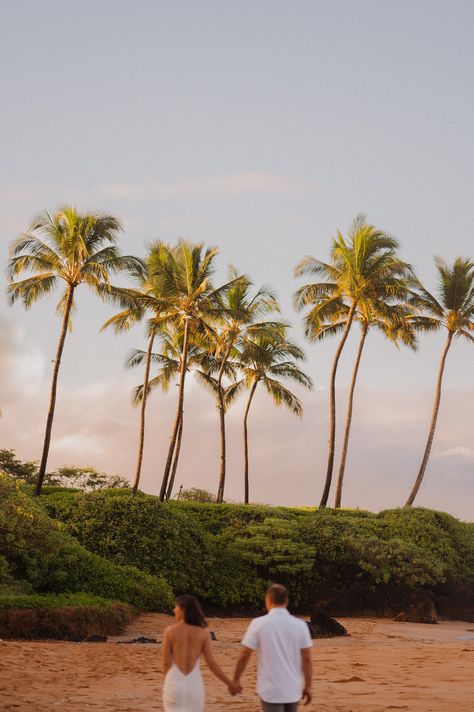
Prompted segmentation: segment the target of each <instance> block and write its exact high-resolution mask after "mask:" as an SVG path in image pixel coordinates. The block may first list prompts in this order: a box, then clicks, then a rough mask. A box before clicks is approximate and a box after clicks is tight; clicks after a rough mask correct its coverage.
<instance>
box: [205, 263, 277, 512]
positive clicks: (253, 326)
mask: <svg viewBox="0 0 474 712" xmlns="http://www.w3.org/2000/svg"><path fill="white" fill-rule="evenodd" d="M229 281H231V282H232V286H231V287H230V288H229V289H228V291H227V292H226V293H225V294H224V295H223V299H222V308H223V309H222V316H221V319H220V323H219V330H218V332H217V334H216V336H215V338H214V342H213V344H211V348H213V351H214V354H215V356H216V359H217V360H219V361H220V367H219V370H218V373H217V379H216V389H217V390H216V394H217V408H218V412H219V427H220V448H221V452H220V470H219V487H218V490H217V498H216V501H217V502H223V500H224V488H225V478H226V435H225V405H224V390H225V389H224V386H223V383H222V380H223V377H224V373H225V371H226V367H227V363H228V360H229V358H230V356H231V355H232V350H233V349H234V347H235V346H236V345H237V344H238V343H239V341H241V340H242V339H244V338H245V336H246V334H252V333H257V332H258V331H259V330H261V329H262V328H263V329H268V323H266V322H261V321H259V319H261V317H263V316H265V315H266V314H268V313H270V312H279V311H280V307H279V304H278V301H277V298H276V296H275V294H274V293H273V292H272V291H271V290H270V289H269V288H268V287H266V286H262V287H260V289H258V290H257V291H256V292H255V293H254V294H253V295H252V294H251V287H252V283H251V282H250V280H249V279H248V278H247V277H245V276H242V277H239V275H238V273H237V270H236V269H235V268H234V267H231V268H230V273H229Z"/></svg>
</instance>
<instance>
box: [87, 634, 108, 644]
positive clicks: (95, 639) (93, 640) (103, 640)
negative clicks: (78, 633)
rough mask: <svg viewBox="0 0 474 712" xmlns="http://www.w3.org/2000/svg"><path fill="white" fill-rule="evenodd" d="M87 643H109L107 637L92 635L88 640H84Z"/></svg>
mask: <svg viewBox="0 0 474 712" xmlns="http://www.w3.org/2000/svg"><path fill="white" fill-rule="evenodd" d="M84 642H85V643H106V642H107V636H106V635H90V636H89V637H88V638H86V639H85V640H84Z"/></svg>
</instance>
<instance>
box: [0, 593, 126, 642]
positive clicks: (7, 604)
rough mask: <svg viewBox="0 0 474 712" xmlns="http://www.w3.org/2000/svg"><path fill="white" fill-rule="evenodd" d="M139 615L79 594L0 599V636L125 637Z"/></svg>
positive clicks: (81, 638) (111, 603)
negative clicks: (126, 630) (129, 625)
mask: <svg viewBox="0 0 474 712" xmlns="http://www.w3.org/2000/svg"><path fill="white" fill-rule="evenodd" d="M135 615H136V612H135V610H134V609H133V608H132V607H131V606H129V605H128V604H126V603H121V602H118V601H107V600H105V599H103V598H100V597H97V596H90V595H87V594H84V593H80V594H69V595H67V594H60V595H57V596H53V595H38V594H35V595H16V596H14V595H10V596H5V595H3V596H0V636H2V637H3V638H27V639H33V638H35V639H38V638H56V639H59V640H71V639H72V640H84V639H87V638H88V637H90V636H93V635H100V636H104V635H105V636H107V635H118V634H119V633H122V632H123V630H124V627H125V626H126V625H127V624H128V623H129V622H130V621H131V620H132V619H133V617H134V616H135Z"/></svg>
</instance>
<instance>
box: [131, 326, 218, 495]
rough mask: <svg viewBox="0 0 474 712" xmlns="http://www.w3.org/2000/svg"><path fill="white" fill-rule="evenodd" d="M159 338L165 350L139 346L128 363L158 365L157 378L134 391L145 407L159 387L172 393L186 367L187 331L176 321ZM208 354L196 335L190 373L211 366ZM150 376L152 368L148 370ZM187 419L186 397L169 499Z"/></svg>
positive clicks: (188, 361)
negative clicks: (153, 350) (183, 367)
mask: <svg viewBox="0 0 474 712" xmlns="http://www.w3.org/2000/svg"><path fill="white" fill-rule="evenodd" d="M158 336H159V338H160V341H161V350H160V352H159V353H149V349H147V351H141V350H139V349H134V350H133V351H132V352H131V354H130V355H129V357H128V359H127V362H126V365H127V367H128V368H132V367H135V366H138V365H141V364H142V363H145V364H148V365H150V364H151V363H153V364H156V365H157V366H158V373H157V374H156V375H155V376H154V377H153V378H148V379H147V381H146V383H145V382H144V383H143V384H140V385H139V386H137V387H136V388H135V389H134V391H133V402H134V403H135V404H136V405H138V404H141V405H142V406H143V402H144V400H145V398H146V396H147V395H149V394H150V392H151V391H152V390H154V389H155V388H161V390H162V391H163V392H165V393H166V392H168V390H169V387H170V385H171V383H172V382H173V381H174V379H175V378H177V377H178V376H179V374H180V373H181V369H182V364H183V359H184V353H183V341H184V334H183V332H182V331H179V330H178V329H176V327H174V326H173V325H172V324H165V325H163V326H162V327H161V328H160V332H159V335H158ZM208 358H209V356H208V353H207V351H206V350H205V349H204V348H203V347H202V345H201V343H200V341H199V340H198V341H195V340H193V339H192V338H191V339H190V341H189V344H188V353H187V357H186V372H187V373H189V371H191V370H193V369H198V368H203V367H207V361H208ZM148 375H149V371H148ZM183 422H184V396H183V410H182V413H181V419H180V422H179V428H178V434H177V438H176V445H175V449H174V452H173V459H172V466H171V474H170V478H169V482H168V487H167V490H166V494H165V498H166V499H170V497H171V493H172V490H173V485H174V480H175V476H176V470H177V467H178V460H179V455H180V450H181V440H182V435H183Z"/></svg>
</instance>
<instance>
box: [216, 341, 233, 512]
mask: <svg viewBox="0 0 474 712" xmlns="http://www.w3.org/2000/svg"><path fill="white" fill-rule="evenodd" d="M231 349H232V344H230V345H229V346H228V348H227V350H226V352H225V354H224V358H223V359H222V363H221V367H220V369H219V374H218V376H217V401H218V406H217V407H218V409H219V427H220V436H221V461H220V471H219V487H218V489H217V497H216V502H219V503H221V502H223V501H224V487H225V470H226V441H225V407H224V392H223V388H222V378H223V376H224V369H225V366H226V363H227V361H228V358H229V354H230V351H231Z"/></svg>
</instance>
